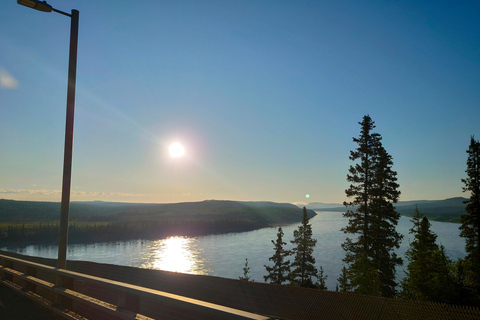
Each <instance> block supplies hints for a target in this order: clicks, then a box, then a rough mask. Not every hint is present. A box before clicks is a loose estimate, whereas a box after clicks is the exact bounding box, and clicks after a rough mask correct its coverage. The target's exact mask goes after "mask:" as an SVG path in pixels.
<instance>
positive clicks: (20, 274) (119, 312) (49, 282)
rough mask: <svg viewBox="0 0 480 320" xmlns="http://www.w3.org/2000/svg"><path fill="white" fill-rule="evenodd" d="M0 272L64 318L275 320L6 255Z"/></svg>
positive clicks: (0, 257)
mask: <svg viewBox="0 0 480 320" xmlns="http://www.w3.org/2000/svg"><path fill="white" fill-rule="evenodd" d="M0 273H1V276H2V277H1V280H0V281H1V283H2V284H4V285H6V286H8V287H10V288H11V289H13V290H15V291H17V292H18V293H21V294H23V295H25V296H27V297H29V298H30V299H32V300H34V301H36V302H37V303H39V304H41V305H43V306H44V307H46V308H48V309H49V310H50V311H52V312H53V313H55V314H56V315H57V316H60V317H63V318H65V319H145V320H147V319H159V318H161V319H164V318H167V319H168V318H172V319H174V318H175V319H181V318H194V319H257V320H267V319H271V318H269V317H265V316H261V315H258V314H254V313H251V312H246V311H242V310H238V309H233V308H230V307H225V306H221V305H218V304H214V303H209V302H205V301H201V300H197V299H192V298H188V297H184V296H180V295H176V294H171V293H168V292H163V291H159V290H154V289H149V288H144V287H140V286H136V285H132V284H128V283H123V282H119V281H113V280H108V279H104V278H100V277H95V276H90V275H87V274H83V273H78V272H73V271H68V270H64V269H57V268H54V267H51V266H47V265H43V264H39V263H34V262H30V261H27V260H22V259H18V258H14V257H10V256H6V255H2V254H0Z"/></svg>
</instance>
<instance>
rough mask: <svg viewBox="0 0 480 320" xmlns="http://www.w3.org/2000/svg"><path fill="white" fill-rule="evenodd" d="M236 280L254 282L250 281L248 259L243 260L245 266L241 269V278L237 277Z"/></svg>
mask: <svg viewBox="0 0 480 320" xmlns="http://www.w3.org/2000/svg"><path fill="white" fill-rule="evenodd" d="M238 280H243V281H255V280H253V279H250V267H249V266H248V259H247V258H245V266H244V267H243V276H240V277H238Z"/></svg>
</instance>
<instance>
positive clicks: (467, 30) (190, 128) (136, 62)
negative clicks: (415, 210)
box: [0, 0, 480, 203]
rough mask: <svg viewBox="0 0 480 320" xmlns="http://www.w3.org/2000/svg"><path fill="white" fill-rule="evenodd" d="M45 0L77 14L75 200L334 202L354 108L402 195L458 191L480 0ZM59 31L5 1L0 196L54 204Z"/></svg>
mask: <svg viewBox="0 0 480 320" xmlns="http://www.w3.org/2000/svg"><path fill="white" fill-rule="evenodd" d="M48 3H49V4H50V5H52V6H53V7H54V8H56V9H58V10H62V11H65V12H70V10H71V9H77V10H79V11H80V23H79V43H78V64H77V87H76V104H75V137H74V150H73V167H72V193H71V199H72V201H90V200H102V201H121V202H155V203H175V202H186V201H201V200H206V199H219V200H242V201H275V202H289V203H308V202H323V203H340V202H343V201H344V200H347V198H346V196H345V189H346V188H347V187H348V183H347V181H346V175H347V172H348V168H349V166H350V165H351V164H352V162H351V161H350V160H349V159H348V156H349V154H350V150H353V149H354V148H355V147H356V145H355V144H354V143H353V141H352V138H353V137H357V136H358V135H359V133H360V125H359V124H358V122H360V121H361V120H362V117H363V116H364V115H366V114H369V115H370V116H371V117H372V119H373V120H374V121H375V124H376V128H375V131H376V132H378V133H380V134H381V135H382V137H383V145H384V147H385V149H386V150H387V152H388V153H389V154H390V155H392V157H393V161H394V166H393V169H394V170H395V171H397V173H398V183H399V184H400V191H401V197H400V200H421V199H427V200H438V199H445V198H450V197H457V196H467V197H468V194H465V193H463V192H462V183H461V179H462V178H465V169H466V160H467V154H466V152H465V151H466V149H467V148H468V145H469V143H470V137H471V136H472V135H475V137H478V138H480V125H479V124H480V90H479V87H480V37H479V36H478V35H479V34H480V3H479V2H478V1H428V0H426V1H395V2H393V1H387V2H385V1H320V0H318V1H302V0H299V1H282V0H278V1H270V0H268V1H265V0H257V1H252V0H246V1H240V0H238V1H237V0H229V1H220V0H218V1H210V0H205V1H186V0H185V1H184V0H179V1H115V2H112V1H93V0H82V1H80V0H62V1H60V0H50V1H48ZM69 32H70V19H69V18H68V17H66V16H63V15H61V14H58V13H55V12H52V13H44V12H40V11H36V10H33V9H30V8H27V7H25V6H21V5H18V4H17V3H16V1H14V0H8V1H2V3H1V4H0V199H2V198H3V199H14V200H34V201H60V197H61V182H62V170H63V169H62V168H63V145H64V134H65V109H66V93H67V68H68V48H69V34H70V33H69ZM478 138H477V139H478ZM175 142H177V143H180V144H181V145H182V146H183V147H184V149H185V154H184V155H183V156H182V157H171V156H170V154H169V151H168V150H169V146H170V145H171V144H172V143H175ZM307 197H308V198H307Z"/></svg>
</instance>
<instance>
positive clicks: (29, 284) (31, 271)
mask: <svg viewBox="0 0 480 320" xmlns="http://www.w3.org/2000/svg"><path fill="white" fill-rule="evenodd" d="M26 275H28V276H32V277H37V268H35V267H32V266H27V272H26ZM24 288H25V289H26V290H27V291H31V292H33V293H37V285H36V284H34V283H32V282H28V281H25V286H24Z"/></svg>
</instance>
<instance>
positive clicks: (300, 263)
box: [290, 207, 317, 288]
mask: <svg viewBox="0 0 480 320" xmlns="http://www.w3.org/2000/svg"><path fill="white" fill-rule="evenodd" d="M293 237H294V239H293V240H292V241H291V243H292V244H294V245H295V247H294V248H293V249H292V253H293V255H294V260H293V263H292V268H293V270H291V272H290V281H291V283H292V284H295V285H299V286H301V287H309V288H314V287H315V284H314V282H313V280H312V277H317V268H315V258H314V257H313V248H314V247H315V245H316V244H317V239H313V233H312V225H311V224H310V221H309V218H308V216H307V209H306V208H305V207H303V218H302V223H301V224H300V225H299V226H298V229H297V230H295V231H293Z"/></svg>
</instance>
